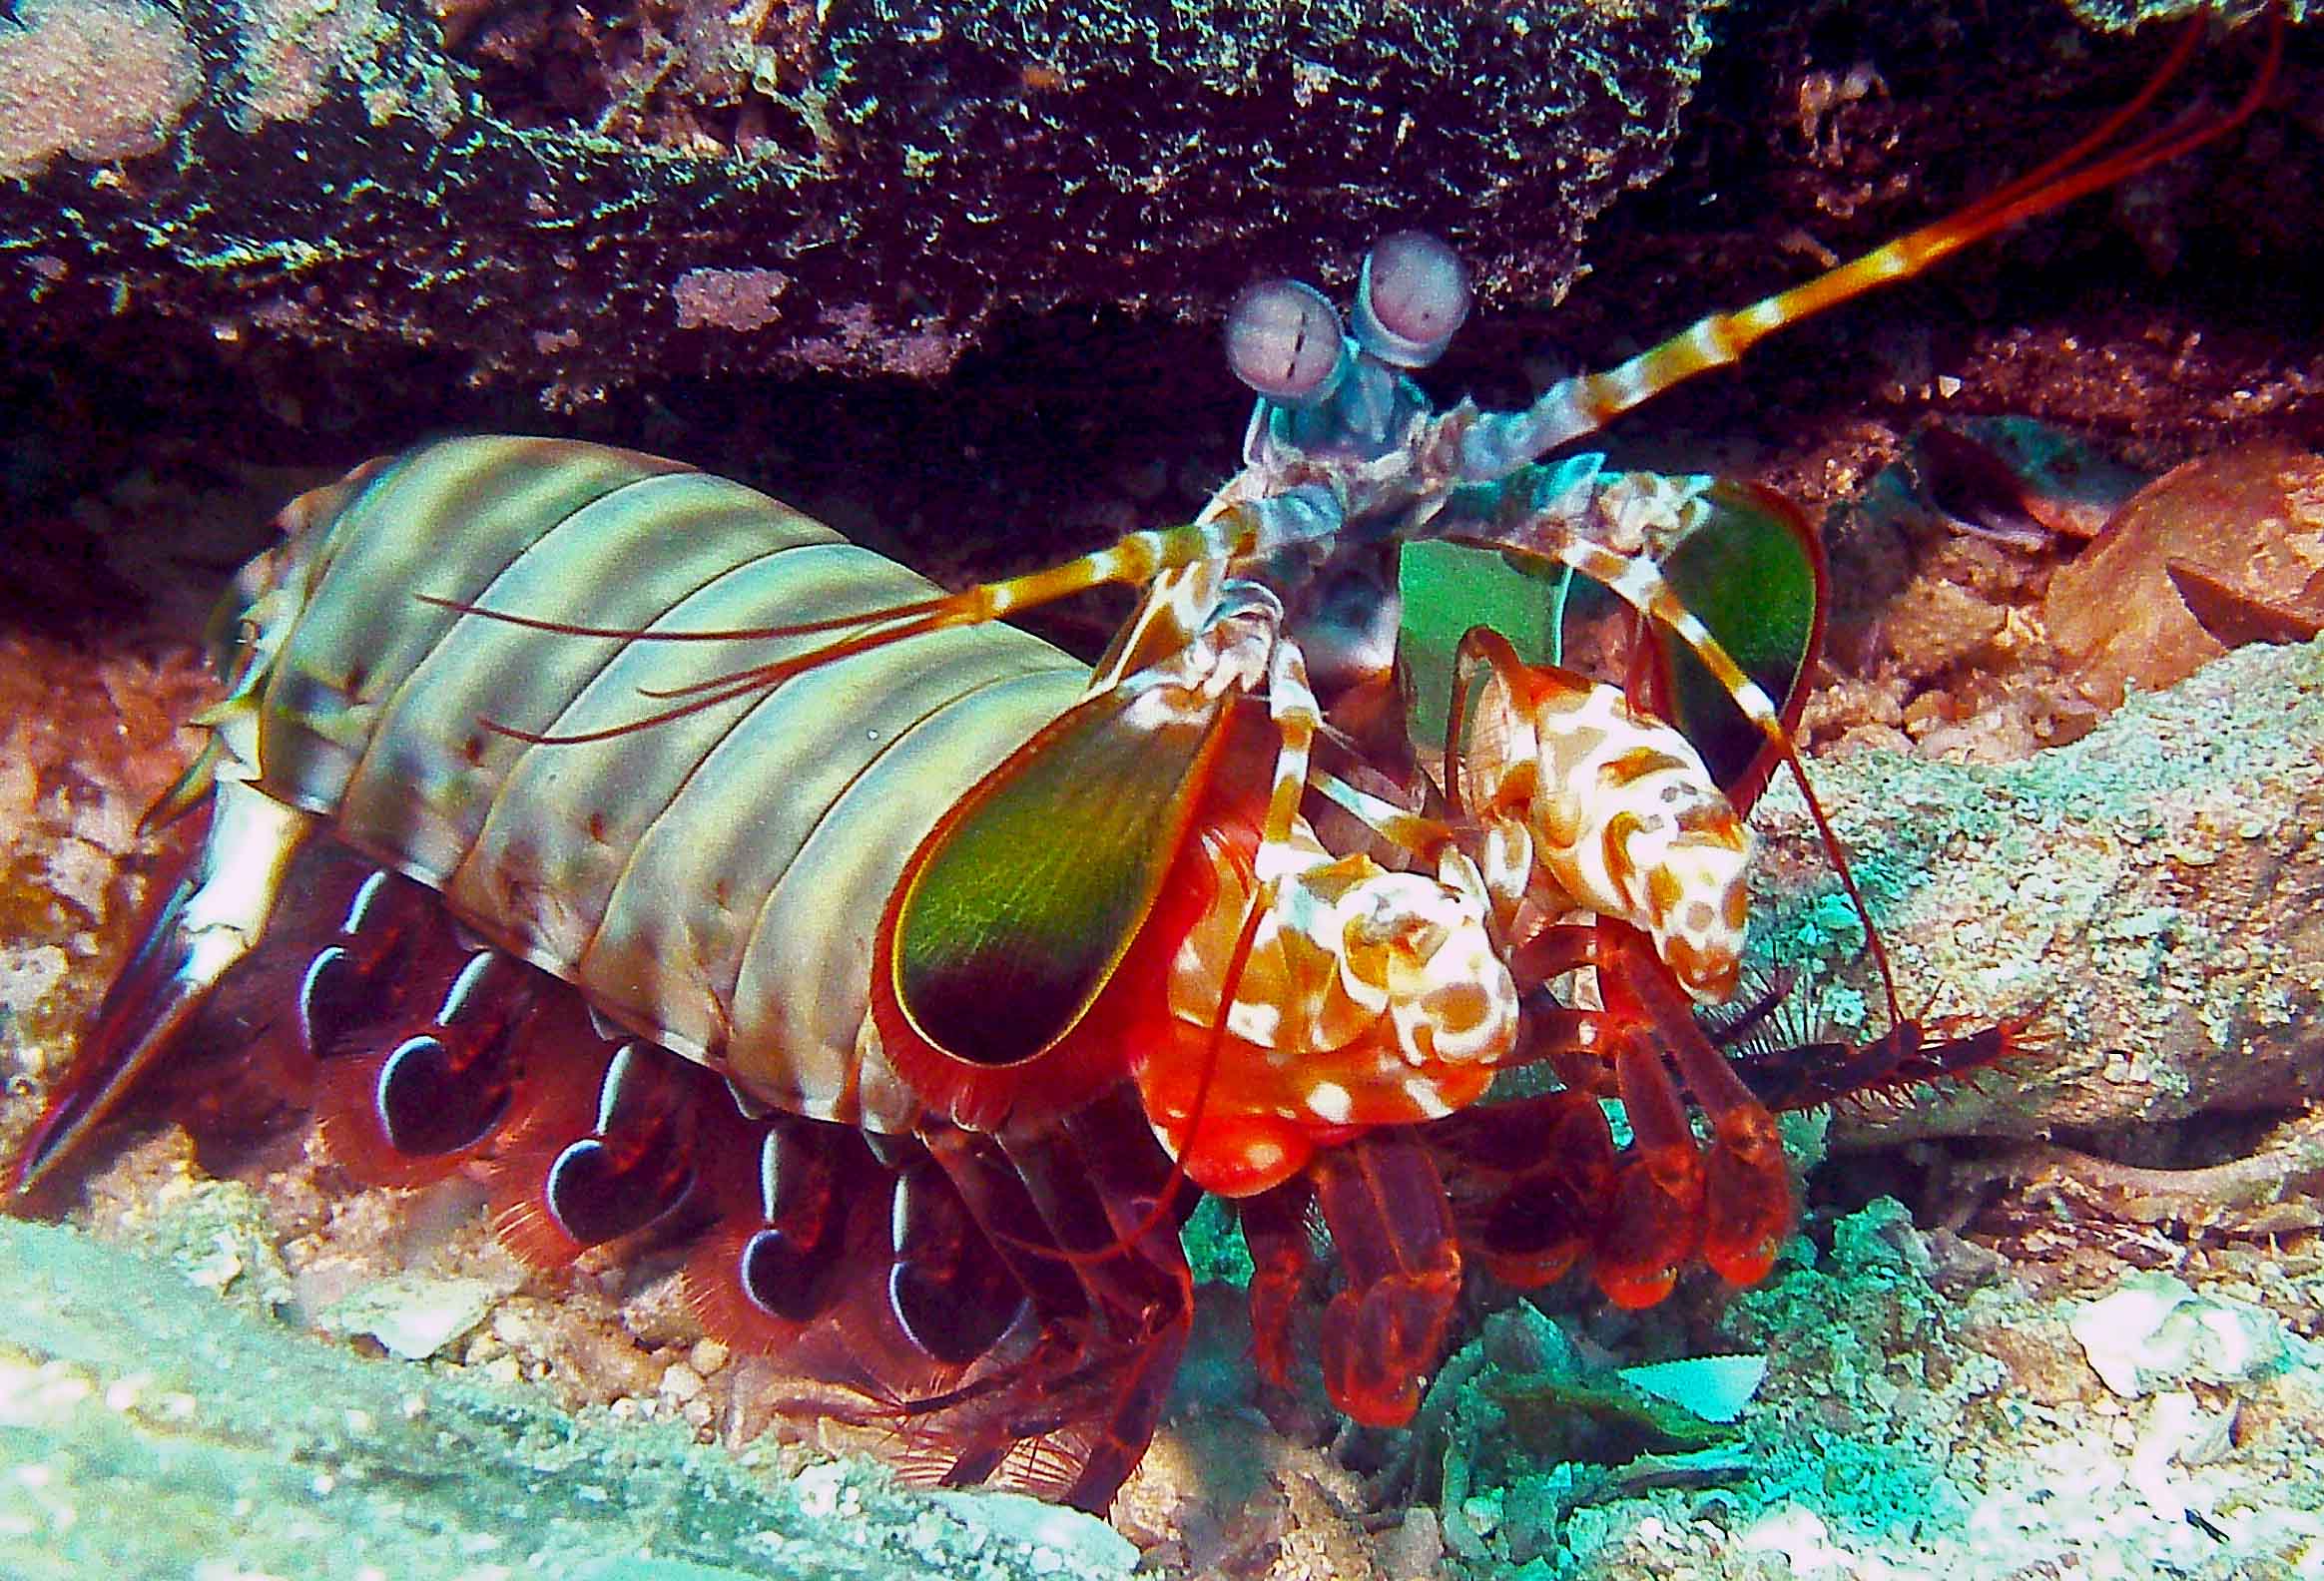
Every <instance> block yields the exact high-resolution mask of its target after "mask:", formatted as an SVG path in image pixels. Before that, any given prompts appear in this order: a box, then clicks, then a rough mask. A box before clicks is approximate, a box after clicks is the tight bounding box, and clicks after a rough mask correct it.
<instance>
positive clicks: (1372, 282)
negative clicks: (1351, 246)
mask: <svg viewBox="0 0 2324 1581" xmlns="http://www.w3.org/2000/svg"><path fill="white" fill-rule="evenodd" d="M1469 299H1470V294H1469V289H1468V266H1467V265H1466V264H1462V263H1461V262H1460V255H1459V254H1457V253H1455V252H1453V251H1452V248H1451V247H1450V246H1449V245H1447V244H1446V243H1445V241H1444V240H1443V239H1442V238H1439V237H1433V236H1431V235H1429V234H1428V233H1427V232H1426V231H1399V232H1398V233H1397V234H1396V235H1394V236H1391V237H1382V238H1381V239H1380V241H1379V242H1377V243H1376V244H1374V246H1373V249H1372V251H1371V253H1370V254H1368V255H1366V257H1365V260H1364V279H1363V282H1362V283H1361V284H1360V285H1358V286H1357V289H1356V339H1357V342H1358V343H1359V344H1360V345H1362V346H1363V347H1364V349H1365V350H1367V351H1369V352H1371V353H1372V354H1373V355H1374V356H1376V357H1378V358H1380V360H1381V361H1383V362H1393V363H1395V364H1396V365H1397V366H1398V367H1427V366H1428V365H1429V364H1430V363H1432V362H1434V361H1436V360H1437V358H1438V357H1440V356H1442V355H1443V354H1444V351H1445V347H1446V344H1447V343H1448V342H1450V341H1451V340H1452V335H1453V332H1454V331H1455V330H1457V329H1458V328H1459V327H1460V325H1461V324H1462V322H1463V321H1465V320H1466V319H1467V317H1468V303H1469Z"/></svg>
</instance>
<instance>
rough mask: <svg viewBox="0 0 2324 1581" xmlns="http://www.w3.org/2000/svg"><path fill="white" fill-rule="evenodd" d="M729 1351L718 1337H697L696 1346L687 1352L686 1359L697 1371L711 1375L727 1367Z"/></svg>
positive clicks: (704, 1374) (705, 1375)
mask: <svg viewBox="0 0 2324 1581" xmlns="http://www.w3.org/2000/svg"><path fill="white" fill-rule="evenodd" d="M729 1353H730V1352H729V1351H728V1350H727V1347H726V1346H725V1345H723V1344H721V1343H720V1342H719V1341H718V1340H716V1339H697V1340H695V1341H694V1348H693V1349H691V1350H689V1351H687V1352H686V1361H687V1364H688V1365H689V1366H691V1367H693V1368H694V1370H695V1371H697V1372H699V1373H700V1374H702V1375H703V1376H704V1377H709V1376H711V1375H712V1374H713V1373H715V1372H717V1371H719V1370H721V1369H722V1368H723V1367H725V1365H726V1364H727V1356H728V1354H729Z"/></svg>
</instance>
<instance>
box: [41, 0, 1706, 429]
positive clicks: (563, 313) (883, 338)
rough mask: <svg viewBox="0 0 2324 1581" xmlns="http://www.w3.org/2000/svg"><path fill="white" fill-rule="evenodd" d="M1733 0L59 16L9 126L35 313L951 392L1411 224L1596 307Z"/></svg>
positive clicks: (765, 5)
mask: <svg viewBox="0 0 2324 1581" xmlns="http://www.w3.org/2000/svg"><path fill="white" fill-rule="evenodd" d="M1699 9H1700V8H1699V7H1698V5H1697V4H1696V3H1695V0H1654V3H1649V4H1642V5H1625V6H1619V7H1614V6H1597V5H1590V4H1584V3H1580V0H1527V3H1525V4H1520V5H1485V4H1479V3H1474V0H1457V3H1453V4H1448V5H1435V6H1426V7H1416V6H1403V5H1386V4H1380V3H1378V0H1334V3H1330V4H1323V5H1310V6H1299V7H1284V6H1262V7H1258V8H1252V7H1247V6H1227V5H1214V4H1196V5H1181V6H1175V7H1165V6H1153V5H1141V4H1135V3H1131V0H1100V3H1094V4H1045V5H1038V6H1024V5H1016V4H1001V3H972V4H947V5H937V6H926V5H919V4H913V3H898V0H851V3H843V4H838V5H830V6H818V7H807V6H800V5H795V4H790V3H782V4H777V3H773V0H745V3H744V4H741V5H735V4H732V3H730V0H719V3H716V4H712V3H709V0H637V3H625V4H600V5H595V6H588V7H580V6H549V5H542V4H525V3H514V4H491V3H486V4H476V3H465V4H453V3H443V4H437V5H435V6H432V7H430V6H428V5H424V4H421V3H420V0H339V3H335V4H325V3H320V0H231V3H230V0H198V3H195V4H193V5H190V6H187V7H184V8H181V10H180V11H175V12H173V11H169V10H163V9H160V8H157V7H154V6H151V5H147V4H145V3H143V0H101V5H100V11H99V13H97V15H100V16H101V17H102V18H103V25H102V28H99V27H98V24H97V23H95V22H93V21H90V20H82V19H77V17H78V14H77V13H76V12H74V11H72V10H70V9H68V8H65V7H62V6H58V5H54V4H49V5H37V4H36V5H34V6H31V7H28V8H27V9H26V10H25V11H24V12H23V14H22V15H21V16H19V18H18V19H17V21H16V22H15V23H14V24H13V25H11V24H6V23H0V106H6V105H10V104H18V105H23V104H37V105H39V106H40V107H41V108H42V116H41V121H40V126H39V128H35V127H32V126H27V127H26V128H25V129H24V131H23V133H22V134H21V135H14V136H11V138H10V140H9V141H8V142H5V143H0V175H12V176H18V177H24V178H28V181H27V184H26V185H25V186H23V187H20V188H17V189H16V190H15V191H13V192H10V193H6V194H0V237H4V238H5V239H6V243H7V246H6V249H5V254H4V257H5V263H0V270H5V277H6V281H7V283H6V285H5V290H4V295H5V298H6V302H7V305H6V307H5V309H0V311H4V312H5V314H6V317H7V318H8V319H10V320H13V323H14V324H15V325H16V326H20V327H39V326H41V325H42V323H43V321H44V320H45V321H46V323H47V324H48V325H49V326H52V327H53V326H54V325H56V324H58V323H60V322H69V321H72V320H75V319H84V318H89V317H95V316H99V315H102V314H105V313H107V312H113V311H118V310H120V309H121V308H122V307H124V306H125V305H127V304H129V303H131V302H140V303H150V304H152V305H156V306H160V307H162V308H164V309H165V310H167V311H169V312H171V313H172V314H174V315H179V316H182V317H188V318H192V319H195V320H198V321H201V322H206V323H208V324H210V325H211V326H212V328H213V329H214V330H215V332H216V333H218V334H219V335H220V336H222V337H225V338H230V339H231V338H233V337H235V336H238V335H244V334H250V335H275V334H281V335H288V336H290V337H291V338H292V339H295V340H298V341H302V342H309V343H315V344H321V345H326V346H331V347H335V348H338V349H340V350H341V351H359V350H361V349H362V348H366V347H369V348H374V349H377V350H393V351H395V352H397V353H399V354H408V353H410V352H413V351H415V350H419V349H422V348H432V349H442V350H444V351H447V352H449V353H450V354H451V357H452V359H453V360H454V361H456V362H461V363H465V364H466V365H467V366H468V367H470V368H471V369H473V370H474V371H475V372H476V373H478V374H479V375H481V376H483V377H487V378H492V377H500V376H511V375H513V376H515V377H517V378H520V379H523V380H525V381H527V382H531V383H535V384H541V385H551V386H554V388H555V389H556V390H557V391H558V392H559V393H560V394H561V395H562V396H563V397H564V398H566V399H567V400H576V401H579V400H587V399H588V398H590V396H591V394H592V393H593V392H596V391H601V390H602V389H603V387H604V386H606V385H608V384H622V383H627V382H631V381H633V380H635V379H636V378H637V377H639V376H640V374H641V373H642V372H645V371H649V370H651V371H657V372H660V373H669V374H675V373H685V372H699V371H705V370H724V369H749V370H764V369H770V368H773V369H786V368H788V369H798V368H802V367H808V368H837V369H845V370H850V371H857V372H870V371H876V372H889V373H901V374H907V375H912V376H917V377H929V376H933V375H935V374H938V373H941V372H943V371H944V370H946V369H948V368H949V367H950V366H951V365H952V363H953V361H954V360H955V358H956V357H957V356H958V355H959V354H960V352H961V350H962V349H963V348H964V347H966V346H968V345H969V344H971V343H973V342H975V341H976V340H978V339H980V338H981V337H982V336H983V335H984V334H985V333H986V332H987V330H988V328H989V327H990V325H991V324H992V322H993V321H994V320H995V319H996V318H998V317H1001V316H1004V315H1007V314H1011V313H1014V314H1024V313H1036V312H1041V311H1045V310H1047V309H1049V308H1051V307H1054V306H1056V305H1057V304H1059V303H1067V302H1070V303H1076V304H1080V305H1082V306H1084V307H1086V306H1091V305H1096V304H1100V303H1112V304H1121V305H1127V306H1131V307H1135V308H1139V309H1142V310H1149V311H1151V310H1157V309H1159V310H1162V311H1167V312H1175V313H1182V314H1194V315H1198V316H1201V317H1205V318H1208V317H1212V316H1215V314H1216V312H1217V310H1218V308H1219V306H1220V304H1221V303H1222V302H1223V301H1224V299H1225V298H1226V297H1227V296H1228V295H1231V294H1232V293H1233V292H1234V291H1235V290H1237V289H1239V288H1240V287H1241V286H1242V285H1243V284H1244V283H1245V282H1246V281H1247V280H1248V279H1249V278H1251V277H1252V276H1253V274H1254V273H1257V272H1263V271H1265V270H1266V269H1267V268H1268V267H1269V266H1270V265H1274V266H1277V267H1306V266H1308V265H1309V263H1310V260H1311V257H1312V255H1313V253H1314V252H1315V251H1316V250H1319V249H1321V250H1324V251H1326V252H1327V253H1329V254H1333V255H1336V256H1338V257H1341V258H1345V257H1346V256H1347V250H1348V249H1350V248H1351V247H1361V246H1362V245H1364V244H1366V243H1367V242H1369V241H1370V239H1371V238H1372V237H1374V236H1376V235H1378V234H1380V233H1381V232H1383V231H1387V230H1393V229H1396V228H1397V227H1398V226H1401V225H1423V226H1431V227H1436V228H1440V229H1455V230H1458V231H1462V232H1465V233H1468V234H1471V235H1477V236H1480V237H1489V238H1490V239H1491V240H1490V241H1489V242H1488V243H1487V244H1486V245H1485V246H1484V247H1482V248H1480V249H1479V250H1478V262H1479V263H1480V264H1482V265H1483V266H1484V269H1485V272H1486V275H1487V276H1488V279H1489V280H1490V281H1491V283H1492V284H1493V285H1494V287H1495V288H1496V289H1498V290H1501V291H1509V292H1517V293H1522V294H1527V295H1544V294H1552V293H1554V292H1556V291H1558V290H1560V289H1562V287H1563V286H1564V284H1565V283H1566V282H1568V281H1569V280H1570V279H1571V278H1572V277H1573V274H1574V272H1575V269H1576V265H1577V264H1578V263H1579V258H1580V254H1579V242H1580V238H1581V234H1582V231H1583V228H1584V227H1585V225H1586V224H1587V223H1588V222H1589V220H1590V219H1591V218H1592V217H1594V216H1595V215H1596V214H1597V213H1598V212H1599V211H1600V210H1601V209H1603V208H1604V207H1605V205H1606V204H1607V203H1608V202H1609V201H1611V200H1612V198H1613V197H1614V196H1615V195H1616V194H1618V193H1620V192H1621V191H1622V190H1623V189H1624V188H1625V187H1627V186H1630V185H1633V184H1636V183H1639V182H1643V181H1645V180H1648V179H1650V178H1651V177H1653V176H1654V175H1656V174H1658V173H1659V172H1660V171H1661V170H1662V169H1663V167H1664V163H1665V161H1666V159H1667V155H1668V149H1669V145H1670V141H1671V139H1672V137H1673V136H1674V135H1675V133H1676V129H1677V125H1678V111H1679V108H1680V106H1681V105H1682V104H1683V103H1684V101H1685V98H1686V95H1687V93H1688V91H1689V89H1690V88H1691V86H1692V85H1693V82H1694V79H1695V74H1696V68H1697V63H1698V61H1699V59H1700V56H1701V54H1702V52H1703V50H1704V49H1705V48H1706V46H1707V43H1708V40H1707V36H1706V34H1705V32H1704V30H1703V26H1702V22H1701V18H1700V16H1699V14H1698V13H1699ZM439 18H440V19H441V21H440V24H439V21H438V19H439ZM93 29H94V30H95V31H92V30H93ZM98 32H102V34H103V38H104V39H105V40H110V41H111V42H110V44H106V45H104V46H103V47H104V48H105V50H106V52H107V53H108V55H109V56H110V59H111V60H112V62H113V65H114V66H115V68H116V71H115V73H114V75H112V76H111V77H110V78H109V80H108V88H109V91H108V92H106V93H103V94H100V93H96V92H93V91H89V90H90V89H91V87H92V84H91V83H90V82H89V81H88V80H87V78H88V68H89V65H90V62H91V61H93V59H94V58H95V52H96V51H97V50H98V49H99V48H100V44H99V42H98V41H97V33H98ZM49 57H56V58H57V59H58V60H59V61H61V62H62V63H63V64H61V65H59V66H58V67H56V68H55V69H53V70H44V69H43V68H44V63H45V62H46V61H47V60H48V58H49ZM74 62H79V63H80V69H78V70H76V69H74V67H73V63H74ZM197 63H198V65H199V76H197V75H196V71H195V68H196V65H197ZM197 83H198V84H199V86H200V94H199V97H198V98H197V97H195V95H194V92H193V90H194V88H195V86H196V84H197ZM189 101H191V103H189ZM181 112H184V115H183V119H182V120H181V116H180V113H181ZM36 131H37V132H38V135H37V136H35V135H34V133H35V132H36ZM165 138H166V139H167V141H168V145H169V147H168V152H167V153H166V154H163V155H162V156H161V157H157V158H152V159H147V160H142V161H135V162H133V163H131V164H129V165H126V166H113V165H107V164H104V163H101V162H104V161H111V160H118V159H122V158H125V157H128V156H134V155H140V154H156V153H158V152H159V151H161V150H162V148H163V144H164V142H165Z"/></svg>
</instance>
